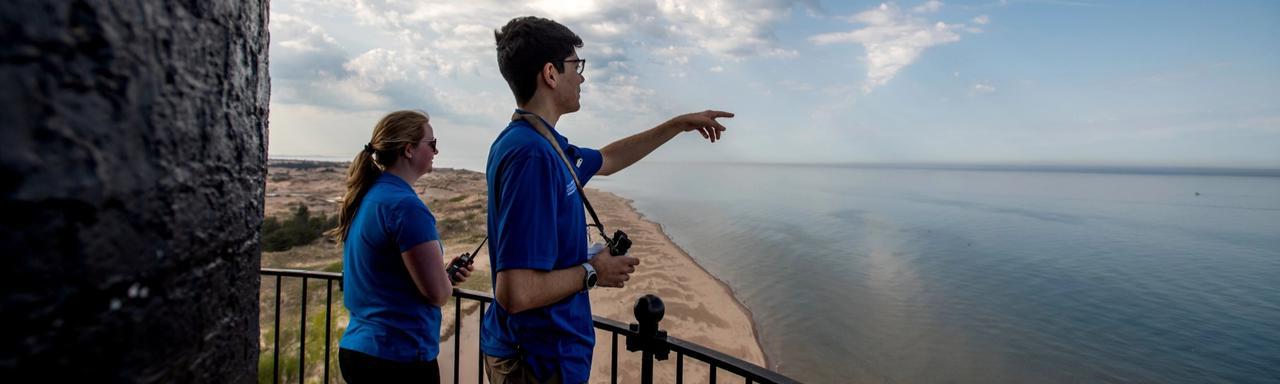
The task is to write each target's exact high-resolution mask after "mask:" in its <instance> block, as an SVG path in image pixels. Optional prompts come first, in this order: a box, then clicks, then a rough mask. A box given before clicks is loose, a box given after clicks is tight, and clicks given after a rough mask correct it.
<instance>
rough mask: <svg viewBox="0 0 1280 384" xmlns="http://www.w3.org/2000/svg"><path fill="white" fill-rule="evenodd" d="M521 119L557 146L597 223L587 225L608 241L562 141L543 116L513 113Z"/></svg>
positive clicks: (557, 150)
mask: <svg viewBox="0 0 1280 384" xmlns="http://www.w3.org/2000/svg"><path fill="white" fill-rule="evenodd" d="M520 119H524V121H525V122H528V123H529V125H532V126H533V129H535V130H537V131H538V133H539V134H541V135H542V137H543V138H545V139H547V142H550V143H551V148H555V150H556V154H559V155H560V161H562V162H564V166H565V167H566V168H569V175H571V176H573V185H575V186H577V187H578V197H580V198H582V205H583V206H584V207H586V208H587V213H589V214H591V221H593V222H595V224H587V226H589V227H596V229H598V230H600V238H601V239H604V240H605V241H608V240H609V236H608V235H606V234H605V231H604V224H600V217H599V216H596V210H595V209H594V208H591V201H590V200H587V193H586V191H584V190H583V189H582V181H581V180H579V179H578V172H577V171H575V170H574V169H573V162H570V161H569V156H565V154H564V150H563V149H560V142H559V141H557V140H556V138H555V136H553V135H551V130H550V129H547V126H546V124H543V123H542V118H541V117H538V115H534V114H532V113H519V112H516V113H515V114H513V115H511V120H512V121H515V120H520Z"/></svg>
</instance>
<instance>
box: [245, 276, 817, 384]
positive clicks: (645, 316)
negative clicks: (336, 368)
mask: <svg viewBox="0 0 1280 384" xmlns="http://www.w3.org/2000/svg"><path fill="white" fill-rule="evenodd" d="M261 274H262V276H263V277H274V278H275V283H276V284H275V291H276V295H275V325H274V328H273V332H272V334H273V335H274V337H273V340H272V342H273V343H274V348H273V350H272V359H271V369H272V376H271V382H272V383H278V382H279V380H280V364H279V362H280V297H281V296H280V286H281V284H280V283H281V280H282V278H285V277H290V278H301V279H302V293H301V297H302V301H301V315H300V316H299V317H300V318H299V322H300V335H302V336H301V337H299V349H300V352H299V358H298V372H299V373H298V375H299V377H298V380H299V382H300V383H305V382H306V380H305V379H306V374H307V371H306V368H305V367H306V365H305V360H306V351H307V349H306V341H307V338H306V326H307V282H308V280H324V281H325V321H324V324H325V332H324V360H323V361H324V381H323V382H324V383H328V382H329V365H330V364H329V362H330V361H331V360H330V346H331V345H332V342H331V340H332V339H331V332H330V330H331V329H332V327H333V325H332V323H331V319H332V317H333V284H334V282H335V281H336V282H337V283H338V289H339V290H341V289H342V274H341V273H334V272H317V271H303V270H293V269H274V268H262V271H261ZM453 298H454V306H453V307H454V312H453V316H454V322H453V324H454V327H453V351H454V353H453V356H454V359H453V383H454V384H458V382H459V376H460V373H459V369H460V365H459V362H460V361H461V360H462V356H460V353H461V351H462V348H461V347H462V302H463V300H474V301H477V302H479V303H480V305H479V310H480V316H478V318H479V319H480V320H479V322H477V325H476V326H480V325H479V324H480V322H483V321H484V320H483V319H484V309H485V305H486V304H492V303H493V296H491V295H489V294H487V293H484V292H479V291H472V290H466V289H460V288H454V290H453ZM664 312H665V311H664V308H663V304H662V299H660V298H658V297H657V296H653V295H646V296H645V297H642V298H640V300H638V301H637V303H636V308H635V315H636V320H637V321H638V323H633V324H623V323H621V322H619V321H616V320H610V319H606V318H603V317H600V316H594V320H595V327H596V329H597V330H601V331H606V332H609V333H610V334H611V336H612V337H611V339H612V343H613V344H612V346H611V348H612V353H611V354H610V358H611V368H610V382H611V383H617V382H618V337H619V336H622V337H624V338H625V339H626V345H625V346H626V349H627V350H628V351H631V352H635V351H639V352H641V383H644V384H649V383H652V381H653V360H655V359H657V360H666V359H667V358H668V357H669V354H670V352H675V354H676V359H675V364H676V368H675V369H676V371H675V374H676V383H678V384H682V383H683V382H684V359H685V358H686V357H688V358H691V359H694V360H698V361H701V362H703V363H706V364H707V365H708V366H709V373H708V379H709V381H710V382H711V383H715V382H716V372H717V371H718V370H724V371H726V372H730V373H733V374H736V375H738V376H741V377H742V378H743V379H744V380H745V382H746V383H747V384H752V383H797V381H795V380H792V379H791V378H789V377H786V376H784V375H782V374H780V373H778V372H774V371H772V370H769V369H767V368H763V367H760V366H758V365H755V364H752V363H749V362H746V361H743V360H742V359H739V358H736V357H733V356H729V355H726V354H724V353H722V352H719V351H716V350H713V349H710V348H707V347H704V346H701V345H698V344H697V343H693V342H690V341H686V340H681V339H679V338H676V337H671V336H667V334H666V331H663V330H661V329H659V328H658V326H659V322H660V321H661V320H662V316H663V314H664ZM477 350H479V348H477ZM476 359H477V360H478V364H477V365H478V371H479V372H477V382H479V383H484V355H483V354H482V353H481V352H477V356H476Z"/></svg>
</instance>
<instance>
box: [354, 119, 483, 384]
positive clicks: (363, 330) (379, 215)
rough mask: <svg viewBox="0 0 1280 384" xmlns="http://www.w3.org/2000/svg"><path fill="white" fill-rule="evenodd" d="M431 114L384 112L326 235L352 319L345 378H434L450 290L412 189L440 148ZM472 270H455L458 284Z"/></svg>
mask: <svg viewBox="0 0 1280 384" xmlns="http://www.w3.org/2000/svg"><path fill="white" fill-rule="evenodd" d="M427 120H428V117H427V115H426V114H425V113H422V112H417V111H398V112H392V113H390V114H388V115H387V116H386V117H383V118H382V120H381V121H379V122H378V125H377V126H375V127H374V129H373V139H372V140H370V141H369V144H366V145H365V146H364V150H363V151H361V152H360V154H359V155H356V158H355V160H354V161H352V162H351V168H350V169H349V170H348V172H347V193H346V195H345V196H344V197H343V203H342V211H341V212H340V213H339V223H338V228H335V229H334V230H333V231H331V232H330V233H331V234H333V235H336V236H337V237H338V239H339V241H341V242H342V244H343V252H342V265H343V269H344V273H343V276H342V283H343V289H344V292H345V294H344V298H343V303H344V304H345V305H346V307H347V311H348V312H350V314H351V322H350V323H349V324H348V325H347V331H346V333H344V334H343V335H342V341H341V342H339V348H340V349H339V351H338V363H339V366H340V367H341V369H342V377H343V378H344V379H346V380H347V382H348V383H355V384H359V383H393V382H410V381H413V382H419V383H420V382H435V383H438V382H439V381H440V366H439V364H438V363H437V362H436V356H437V355H438V354H439V351H440V307H441V306H443V305H444V304H445V303H446V302H447V301H448V300H449V297H450V296H452V288H451V287H450V281H449V277H448V276H446V275H445V267H444V248H443V246H442V245H441V243H440V236H439V234H438V233H437V232H436V228H435V223H436V220H435V217H434V216H432V215H431V211H430V210H428V209H427V206H426V205H425V204H423V203H422V200H421V199H419V198H418V195H417V194H416V193H414V191H413V187H412V185H413V183H414V182H415V181H417V180H418V178H419V177H422V175H424V174H427V173H428V172H431V162H432V160H433V159H434V158H435V155H436V154H437V153H439V152H438V151H437V150H436V139H435V135H434V132H433V130H432V129H431V124H428V122H427ZM471 270H472V268H470V267H467V268H464V269H461V270H459V272H458V276H456V277H457V279H458V280H459V282H461V281H464V280H465V279H466V278H467V277H468V276H470V274H471Z"/></svg>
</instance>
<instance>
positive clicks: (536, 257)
mask: <svg viewBox="0 0 1280 384" xmlns="http://www.w3.org/2000/svg"><path fill="white" fill-rule="evenodd" d="M551 160H552V159H550V158H547V157H546V156H540V155H529V156H527V157H521V158H516V159H513V160H512V161H510V162H509V163H508V164H506V165H505V166H504V167H503V168H502V169H500V170H499V171H498V173H499V174H498V175H497V179H498V183H499V184H498V191H497V192H498V194H499V196H498V201H499V202H500V203H499V204H497V212H496V214H495V215H494V218H495V219H496V220H494V222H495V223H496V226H495V227H496V233H495V235H496V238H494V239H490V241H494V242H495V243H497V244H498V246H497V247H495V248H491V249H498V253H497V254H496V255H495V256H496V257H494V264H495V265H494V266H493V271H494V272H495V273H496V272H499V271H503V270H507V269H536V270H541V271H549V270H552V269H553V268H554V267H555V261H556V255H557V251H558V245H557V244H558V243H559V241H558V239H559V238H558V237H557V233H556V212H557V209H558V205H559V203H558V202H559V200H560V199H559V198H558V197H559V195H557V194H556V192H557V191H562V190H561V189H560V188H563V186H557V185H555V184H556V183H555V182H553V181H552V180H559V178H556V177H553V176H552V175H554V173H552V172H553V171H554V172H559V171H560V169H559V168H553V167H555V166H559V167H563V165H561V164H560V163H559V161H560V160H558V159H557V160H556V162H554V163H553V162H551Z"/></svg>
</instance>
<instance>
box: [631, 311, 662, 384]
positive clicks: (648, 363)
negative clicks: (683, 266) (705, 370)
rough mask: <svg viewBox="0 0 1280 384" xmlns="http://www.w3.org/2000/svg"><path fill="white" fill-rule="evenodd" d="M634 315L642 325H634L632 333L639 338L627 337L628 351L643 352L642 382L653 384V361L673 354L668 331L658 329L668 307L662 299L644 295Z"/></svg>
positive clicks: (641, 358) (641, 359)
mask: <svg viewBox="0 0 1280 384" xmlns="http://www.w3.org/2000/svg"><path fill="white" fill-rule="evenodd" d="M634 313H635V316H636V321H639V322H640V324H635V323H632V324H631V331H632V332H636V333H637V334H638V336H634V337H633V336H627V350H628V351H631V352H635V351H642V352H641V356H640V364H641V365H640V382H641V383H642V384H652V383H653V359H655V358H656V359H658V360H666V359H667V354H668V353H670V352H671V346H669V345H667V331H664V330H661V329H658V322H660V321H662V316H663V315H664V314H665V313H666V307H665V306H664V305H663V304H662V299H661V298H659V297H657V296H654V295H644V297H641V298H640V300H636V307H635V311H634Z"/></svg>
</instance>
